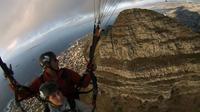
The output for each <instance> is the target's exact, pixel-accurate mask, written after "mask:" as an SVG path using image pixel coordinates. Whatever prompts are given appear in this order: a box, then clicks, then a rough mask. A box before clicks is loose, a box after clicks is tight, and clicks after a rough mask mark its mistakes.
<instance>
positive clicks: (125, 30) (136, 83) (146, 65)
mask: <svg viewBox="0 0 200 112" xmlns="http://www.w3.org/2000/svg"><path fill="white" fill-rule="evenodd" d="M90 42H91V36H90V35H88V36H87V37H86V38H85V39H83V40H80V41H79V42H78V43H79V44H77V45H76V46H73V47H72V48H71V49H70V50H69V51H70V52H71V51H76V52H77V53H78V52H79V53H78V54H76V55H74V53H70V54H69V51H68V57H72V59H69V58H68V59H69V60H70V62H73V63H72V64H70V65H68V64H67V65H64V66H68V67H71V68H76V67H78V68H80V69H82V70H84V67H83V66H82V65H79V64H80V62H82V63H86V62H85V61H84V58H83V57H84V56H83V55H85V57H87V55H86V54H87V53H85V52H84V53H83V52H82V51H88V50H87V49H88V48H89V45H88V44H89V43H90ZM63 55H64V54H63ZM61 57H62V56H61ZM61 57H60V59H61V60H63V59H64V58H61ZM75 60H76V61H75ZM81 60H82V61H81ZM96 64H97V71H96V75H97V77H98V82H99V88H100V95H99V98H98V111H99V112H104V111H105V112H108V111H115V112H121V111H123V112H125V111H130V112H132V111H137V112H146V111H147V112H149V111H157V112H165V111H170V112H172V111H176V112H188V111H196V110H197V109H198V105H199V104H200V101H199V100H198V99H199V98H200V96H199V93H200V75H199V73H200V35H199V34H197V33H194V32H193V31H192V30H191V29H189V28H187V27H186V26H183V25H182V24H180V23H179V22H177V21H176V20H175V19H171V18H169V17H166V16H164V15H162V14H159V13H156V12H154V11H150V10H143V9H131V10H126V11H123V12H121V13H120V15H119V16H118V18H117V20H116V22H115V24H114V25H113V26H112V27H110V29H108V31H107V32H104V33H103V35H102V37H101V40H100V43H99V45H98V47H97V50H96ZM72 65H73V66H72ZM81 66H82V67H81ZM180 102H181V103H180ZM188 102H190V103H189V104H188ZM186 105H188V106H186Z"/></svg>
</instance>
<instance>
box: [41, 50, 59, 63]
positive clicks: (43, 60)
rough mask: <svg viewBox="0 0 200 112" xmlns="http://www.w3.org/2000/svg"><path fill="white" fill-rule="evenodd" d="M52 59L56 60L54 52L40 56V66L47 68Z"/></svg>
mask: <svg viewBox="0 0 200 112" xmlns="http://www.w3.org/2000/svg"><path fill="white" fill-rule="evenodd" d="M52 59H56V55H55V53H53V52H52V51H48V52H45V53H43V54H41V55H40V59H39V61H40V65H41V66H42V67H46V66H47V65H48V64H50V62H51V60H52Z"/></svg>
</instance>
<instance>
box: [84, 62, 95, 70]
mask: <svg viewBox="0 0 200 112" xmlns="http://www.w3.org/2000/svg"><path fill="white" fill-rule="evenodd" d="M95 70H96V65H95V64H93V63H88V64H87V70H86V71H88V72H93V71H95Z"/></svg>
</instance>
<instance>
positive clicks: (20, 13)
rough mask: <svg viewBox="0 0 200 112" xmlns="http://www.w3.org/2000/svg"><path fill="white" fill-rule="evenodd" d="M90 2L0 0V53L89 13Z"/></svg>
mask: <svg viewBox="0 0 200 112" xmlns="http://www.w3.org/2000/svg"><path fill="white" fill-rule="evenodd" d="M159 1H164V0H121V5H122V6H123V4H124V7H125V5H135V4H136V5H141V4H148V3H153V2H159ZM180 1H191V0H180ZM196 1H197V0H196ZM127 3H129V4H127ZM93 4H94V0H0V55H4V54H6V53H7V52H11V51H12V50H13V49H14V48H16V47H17V46H18V47H19V46H21V45H23V44H24V43H26V42H28V41H29V42H32V41H33V40H36V38H38V35H39V34H40V33H42V34H43V33H44V32H48V31H47V30H49V29H52V27H57V26H56V25H58V24H59V23H64V22H66V21H68V22H69V21H70V18H71V20H73V18H74V17H78V16H79V17H83V16H84V15H89V14H91V13H92V11H93V6H94V5H93ZM50 31H51V30H50ZM36 35H37V36H36Z"/></svg>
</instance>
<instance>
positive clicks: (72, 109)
mask: <svg viewBox="0 0 200 112" xmlns="http://www.w3.org/2000/svg"><path fill="white" fill-rule="evenodd" d="M67 101H68V103H69V106H70V108H71V112H76V109H75V107H76V103H75V100H74V99H67Z"/></svg>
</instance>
